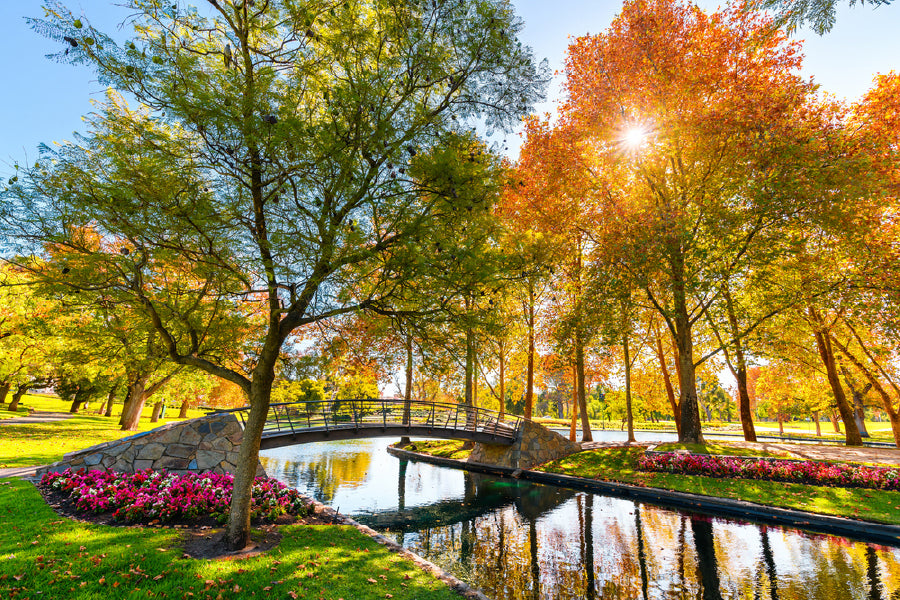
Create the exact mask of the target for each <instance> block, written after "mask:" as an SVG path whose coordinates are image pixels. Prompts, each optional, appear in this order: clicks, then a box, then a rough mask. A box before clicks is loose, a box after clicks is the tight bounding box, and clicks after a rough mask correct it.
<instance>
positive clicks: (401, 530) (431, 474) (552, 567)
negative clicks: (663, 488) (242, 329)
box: [260, 438, 900, 600]
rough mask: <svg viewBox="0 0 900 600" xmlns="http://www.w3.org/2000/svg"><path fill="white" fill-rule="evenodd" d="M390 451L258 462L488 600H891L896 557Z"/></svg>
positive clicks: (319, 453)
mask: <svg viewBox="0 0 900 600" xmlns="http://www.w3.org/2000/svg"><path fill="white" fill-rule="evenodd" d="M394 441H395V440H393V439H387V438H385V439H364V440H348V441H341V442H323V443H316V444H306V445H302V446H292V447H286V448H279V449H276V450H266V451H264V452H263V456H262V457H261V459H260V460H261V461H262V463H263V465H264V466H265V468H266V470H267V471H268V473H269V474H270V475H271V476H273V477H277V478H278V479H281V480H282V481H284V482H286V483H288V484H289V485H292V486H294V487H296V488H298V489H299V490H300V491H302V492H303V493H305V494H307V495H309V496H312V497H315V498H316V499H318V500H319V501H321V502H324V503H326V504H328V505H330V506H332V507H334V508H335V509H336V510H338V511H340V512H341V513H344V514H346V515H349V516H352V517H353V518H354V519H356V520H358V521H360V522H363V523H366V524H368V525H369V526H371V527H372V528H374V529H377V530H379V531H381V532H382V533H384V534H385V535H387V536H389V537H391V538H393V539H395V540H396V541H397V542H398V543H400V544H402V545H403V546H404V547H406V548H409V549H410V550H411V551H413V552H415V553H416V554H419V555H421V556H423V557H425V558H427V559H428V560H430V561H431V562H434V563H435V564H438V565H440V566H441V567H442V568H444V569H446V570H448V571H450V572H452V573H453V574H454V575H456V576H457V577H459V578H460V579H462V580H464V581H466V582H468V583H470V584H472V585H474V586H475V587H478V588H480V589H481V590H483V591H484V592H485V593H486V594H487V595H488V596H489V597H491V598H494V599H496V600H507V599H509V600H513V599H516V600H518V599H538V598H541V599H557V598H559V599H576V598H577V599H581V598H589V599H594V598H596V599H599V598H635V599H651V598H653V599H657V598H658V599H663V598H665V599H668V598H692V599H693V598H702V599H703V600H712V599H723V600H724V599H732V598H735V599H737V598H753V599H766V600H769V599H771V600H776V599H780V600H788V599H800V598H840V599H845V598H846V599H851V598H859V599H867V600H875V599H880V600H898V599H900V548H891V547H881V546H877V545H872V544H865V543H861V542H856V541H852V540H849V539H847V538H841V537H833V536H825V535H818V534H810V533H806V532H803V531H799V530H794V529H785V528H780V527H772V526H768V527H767V526H761V525H756V524H752V523H744V522H738V521H734V520H730V519H725V518H718V517H708V516H704V515H699V514H692V513H685V512H680V511H676V510H671V509H667V508H662V507H659V506H655V505H653V504H649V503H641V502H634V501H631V500H622V499H619V498H613V497H608V496H601V495H596V494H590V493H582V492H576V491H573V490H569V489H566V488H559V487H554V486H546V485H540V484H534V483H529V482H524V481H518V480H512V479H506V478H498V477H493V476H488V475H483V474H477V473H468V472H465V471H461V470H456V469H449V468H443V467H437V466H433V465H429V464H426V463H418V462H409V461H405V460H400V459H398V458H395V457H393V456H391V455H389V454H388V453H387V452H386V448H387V446H388V445H389V444H391V443H392V442H394Z"/></svg>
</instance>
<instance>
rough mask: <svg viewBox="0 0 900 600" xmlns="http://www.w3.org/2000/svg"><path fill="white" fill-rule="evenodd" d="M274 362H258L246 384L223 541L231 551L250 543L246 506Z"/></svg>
mask: <svg viewBox="0 0 900 600" xmlns="http://www.w3.org/2000/svg"><path fill="white" fill-rule="evenodd" d="M274 364H275V361H274V359H272V360H269V361H266V362H265V363H260V364H259V365H257V367H256V369H255V370H254V373H253V375H254V377H253V380H252V381H251V383H250V394H249V398H248V399H249V401H250V411H249V414H248V415H247V422H246V424H245V425H244V434H243V437H242V438H241V447H240V449H239V450H238V460H237V465H236V468H235V472H234V487H233V492H232V497H231V512H230V513H229V515H228V526H227V528H226V531H225V539H226V541H227V544H228V547H229V548H230V549H231V550H242V549H244V548H246V547H247V545H248V544H249V543H250V507H251V500H252V497H251V492H252V490H253V480H254V479H255V478H256V470H257V466H258V464H259V445H260V441H261V439H262V431H263V427H264V426H265V424H266V417H267V416H268V414H269V400H270V397H271V392H272V382H273V381H274V379H275V368H274Z"/></svg>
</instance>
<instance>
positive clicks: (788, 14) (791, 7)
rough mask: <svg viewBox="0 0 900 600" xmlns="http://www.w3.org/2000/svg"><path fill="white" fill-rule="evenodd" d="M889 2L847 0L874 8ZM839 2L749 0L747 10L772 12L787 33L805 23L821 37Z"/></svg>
mask: <svg viewBox="0 0 900 600" xmlns="http://www.w3.org/2000/svg"><path fill="white" fill-rule="evenodd" d="M890 3H891V0H847V5H848V6H851V7H852V6H856V5H857V4H859V5H860V6H865V5H866V4H868V5H870V6H874V7H878V6H886V5H888V4H890ZM839 4H840V2H839V0H749V1H748V2H747V3H746V5H745V6H746V9H747V10H768V11H774V13H775V23H776V25H777V26H779V27H786V28H787V29H788V31H792V32H793V31H796V30H797V29H798V28H800V27H803V26H804V25H806V24H807V23H808V24H809V25H810V26H811V27H812V30H813V31H815V32H816V33H818V34H819V35H823V34H825V33H828V32H829V31H831V28H832V27H834V23H835V13H836V11H837V7H838V5H839Z"/></svg>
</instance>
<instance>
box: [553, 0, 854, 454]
mask: <svg viewBox="0 0 900 600" xmlns="http://www.w3.org/2000/svg"><path fill="white" fill-rule="evenodd" d="M798 51H799V47H798V45H797V44H791V43H788V42H787V40H786V38H785V36H784V34H783V33H782V32H780V31H778V30H776V29H773V28H772V27H771V22H770V21H768V20H766V19H765V18H764V17H762V16H759V15H754V14H750V13H745V12H742V11H740V10H737V9H734V8H726V9H724V10H721V11H719V12H717V13H714V14H705V13H703V12H702V11H700V10H699V9H698V8H696V7H695V6H693V5H687V4H681V3H678V2H674V1H670V0H646V1H645V0H635V1H632V2H626V4H625V6H624V8H623V11H622V13H621V14H620V16H619V17H618V18H617V19H616V20H615V21H614V22H613V24H612V25H611V27H610V29H609V30H608V32H606V33H604V34H601V35H596V36H586V37H582V38H578V39H577V40H575V42H574V43H573V44H572V46H571V47H570V49H569V57H568V60H567V65H566V75H567V82H566V89H567V91H568V94H569V100H568V101H567V103H566V105H565V106H564V107H563V111H562V112H563V118H562V119H561V121H560V122H561V124H560V127H561V128H563V127H564V128H568V129H569V130H570V131H571V132H572V133H570V134H569V135H570V136H573V137H574V138H575V139H574V141H572V142H570V143H569V145H570V147H572V148H574V149H575V150H576V151H575V152H573V153H572V154H571V156H572V161H570V162H571V163H572V165H573V166H570V167H569V169H568V170H569V171H577V173H576V175H574V177H579V178H582V179H583V178H585V177H588V178H590V179H591V182H592V183H591V185H592V187H593V191H592V193H591V194H590V195H589V196H588V198H589V199H590V202H589V203H587V208H588V210H590V212H591V214H590V217H589V218H588V219H585V221H586V222H591V223H592V225H591V227H589V228H587V230H586V232H587V234H588V235H589V237H590V240H591V243H592V244H593V245H594V246H596V247H597V248H600V249H603V253H602V254H598V255H597V256H596V260H605V261H608V262H610V267H611V268H612V267H615V268H617V269H619V271H620V272H622V273H623V277H624V276H627V277H629V278H630V279H631V280H632V285H633V287H634V288H635V289H639V290H641V295H642V296H643V303H644V304H645V305H646V306H648V307H652V308H653V309H655V310H656V311H657V312H658V313H659V315H660V317H661V318H662V320H663V322H664V323H665V325H666V329H667V330H668V332H669V334H670V336H671V338H672V341H673V342H674V346H675V348H676V351H677V360H678V369H677V371H678V377H679V384H678V388H679V392H680V401H679V405H680V417H681V428H680V434H679V435H680V439H681V440H682V441H686V442H698V441H700V440H701V439H702V432H701V426H700V415H699V406H698V404H697V390H696V377H695V370H696V368H697V367H698V366H699V365H702V364H703V363H704V362H705V361H706V360H708V359H709V358H710V356H712V355H714V354H716V353H718V352H720V351H721V347H717V346H714V347H712V348H710V350H709V352H707V353H705V354H703V355H700V356H695V344H696V340H695V337H696V332H695V328H697V327H702V325H703V319H704V317H705V315H706V312H707V311H708V310H709V307H710V305H711V304H712V303H713V302H715V301H716V300H717V299H718V298H719V297H720V296H721V294H722V289H721V282H722V281H723V280H727V279H729V278H732V277H734V276H736V275H737V274H739V273H743V272H746V269H747V268H748V266H749V265H750V258H751V257H759V256H762V255H763V250H766V251H767V252H768V255H767V260H768V261H770V262H772V261H775V260H777V259H778V258H779V257H782V256H784V255H788V254H790V253H791V252H793V251H794V249H792V247H791V242H792V241H793V240H794V239H795V238H794V236H793V235H791V225H792V224H797V223H799V222H802V220H803V219H816V218H818V219H820V220H822V219H825V215H829V214H831V215H833V213H834V212H835V210H840V209H839V207H840V206H841V201H843V202H847V203H848V205H851V206H852V205H853V202H854V201H855V200H856V198H858V197H860V195H861V194H860V192H859V189H860V187H862V186H864V185H866V184H868V182H869V179H868V178H867V177H865V176H864V175H863V174H864V173H865V169H864V164H863V163H864V161H862V160H860V159H859V156H858V155H857V154H855V153H853V152H850V151H849V150H852V148H850V147H848V146H849V142H848V141H847V139H846V136H845V135H844V134H845V132H844V130H843V129H841V128H840V127H835V126H834V124H835V123H836V122H837V123H841V122H843V117H844V115H843V113H842V110H841V107H836V106H834V105H832V104H829V103H827V102H821V101H820V100H819V99H817V97H816V96H815V94H814V91H815V88H814V86H813V85H812V83H811V82H809V81H803V80H802V79H800V78H799V77H798V75H797V69H798V67H799V66H800V56H799V52H798ZM851 173H852V175H851ZM857 178H859V179H858V180H857ZM580 187H581V189H587V188H586V186H584V185H582V186H580ZM779 240H781V241H780V242H779ZM773 242H774V243H773ZM611 250H615V251H614V252H613V251H611ZM698 323H699V325H698Z"/></svg>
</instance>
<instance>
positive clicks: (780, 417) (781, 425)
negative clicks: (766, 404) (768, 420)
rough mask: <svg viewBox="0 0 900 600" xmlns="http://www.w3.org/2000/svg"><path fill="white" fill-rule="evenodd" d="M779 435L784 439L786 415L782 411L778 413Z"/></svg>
mask: <svg viewBox="0 0 900 600" xmlns="http://www.w3.org/2000/svg"><path fill="white" fill-rule="evenodd" d="M778 433H779V434H781V436H782V437H784V414H782V412H781V411H780V410H779V411H778Z"/></svg>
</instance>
